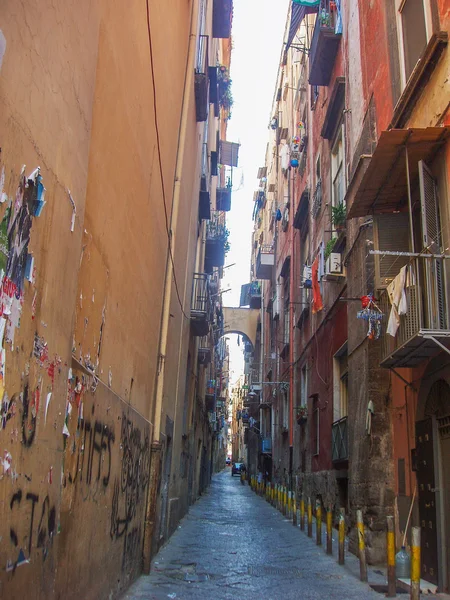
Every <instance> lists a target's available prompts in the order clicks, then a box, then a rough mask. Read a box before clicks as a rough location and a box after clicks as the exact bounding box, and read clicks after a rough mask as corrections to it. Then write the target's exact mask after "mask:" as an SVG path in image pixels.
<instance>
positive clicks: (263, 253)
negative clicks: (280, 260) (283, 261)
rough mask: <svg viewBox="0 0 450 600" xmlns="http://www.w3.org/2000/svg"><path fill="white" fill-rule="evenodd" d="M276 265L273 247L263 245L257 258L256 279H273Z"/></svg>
mask: <svg viewBox="0 0 450 600" xmlns="http://www.w3.org/2000/svg"><path fill="white" fill-rule="evenodd" d="M274 265H275V252H274V247H273V245H272V244H263V245H261V246H260V248H259V252H258V256H257V258H256V277H257V278H258V279H271V277H272V269H273V267H274Z"/></svg>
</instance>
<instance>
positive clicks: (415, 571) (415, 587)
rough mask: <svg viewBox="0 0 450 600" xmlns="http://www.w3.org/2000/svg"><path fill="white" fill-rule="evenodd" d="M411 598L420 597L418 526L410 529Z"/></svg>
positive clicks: (413, 599) (417, 599) (416, 598)
mask: <svg viewBox="0 0 450 600" xmlns="http://www.w3.org/2000/svg"><path fill="white" fill-rule="evenodd" d="M410 598H411V600H419V598H420V527H413V528H412V530H411V595H410Z"/></svg>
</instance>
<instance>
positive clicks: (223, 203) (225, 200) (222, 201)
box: [216, 187, 231, 212]
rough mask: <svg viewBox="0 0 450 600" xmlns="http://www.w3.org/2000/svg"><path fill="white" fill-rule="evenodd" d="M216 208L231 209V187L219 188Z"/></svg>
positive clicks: (226, 210)
mask: <svg viewBox="0 0 450 600" xmlns="http://www.w3.org/2000/svg"><path fill="white" fill-rule="evenodd" d="M216 208H217V210H221V211H224V212H228V211H229V210H231V187H224V188H217V191H216Z"/></svg>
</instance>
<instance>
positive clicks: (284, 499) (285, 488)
mask: <svg viewBox="0 0 450 600" xmlns="http://www.w3.org/2000/svg"><path fill="white" fill-rule="evenodd" d="M287 494H288V492H287V487H286V486H285V487H284V493H283V514H284V515H285V514H286V513H287Z"/></svg>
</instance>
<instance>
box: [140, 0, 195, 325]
mask: <svg viewBox="0 0 450 600" xmlns="http://www.w3.org/2000/svg"><path fill="white" fill-rule="evenodd" d="M146 7H147V32H148V45H149V51H150V69H151V75H152V88H153V115H154V120H155V131H156V147H157V150H158V163H159V175H160V179H161V189H162V198H163V206H164V219H165V225H166V233H167V245H168V250H169V256H170V262H171V263H172V272H173V282H174V284H175V291H176V295H177V300H178V304H179V305H180V309H181V313H182V315H183V316H184V317H185V319H187V320H188V321H189V320H190V317H189V316H188V315H187V314H186V313H185V311H184V308H183V303H182V301H181V297H180V292H179V289H178V281H177V276H176V272H175V261H174V259H173V252H172V233H171V231H170V228H169V217H168V214H167V203H166V192H165V187H164V174H163V170H162V158H161V142H160V136H159V126H158V111H157V102H156V79H155V69H154V62H153V45H152V33H151V29H150V8H149V0H146Z"/></svg>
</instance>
